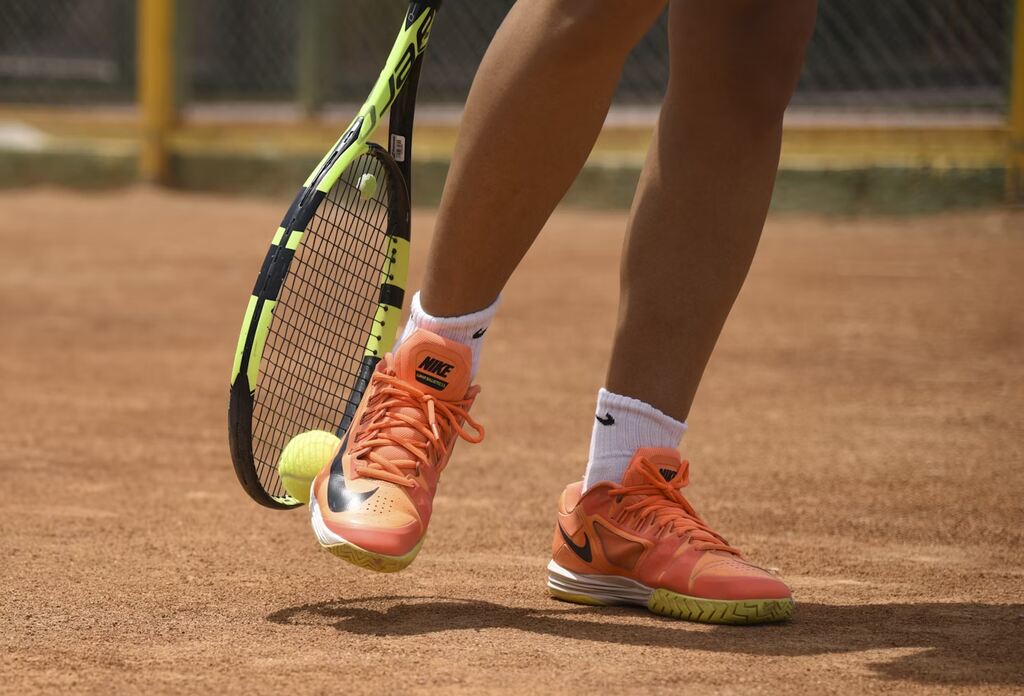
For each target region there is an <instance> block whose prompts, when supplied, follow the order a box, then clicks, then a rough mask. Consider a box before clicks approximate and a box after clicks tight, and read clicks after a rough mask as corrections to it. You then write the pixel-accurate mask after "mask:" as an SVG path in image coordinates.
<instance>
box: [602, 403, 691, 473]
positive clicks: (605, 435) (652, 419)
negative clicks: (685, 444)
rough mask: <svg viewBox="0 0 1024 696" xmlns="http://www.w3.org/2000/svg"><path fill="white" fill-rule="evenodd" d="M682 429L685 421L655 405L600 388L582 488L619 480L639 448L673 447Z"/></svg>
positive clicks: (683, 432) (677, 442) (678, 439)
mask: <svg viewBox="0 0 1024 696" xmlns="http://www.w3.org/2000/svg"><path fill="white" fill-rule="evenodd" d="M685 433H686V423H683V422H680V421H677V420H676V419H675V418H672V417H671V416H667V415H665V414H664V413H662V412H661V411H659V410H658V409H656V408H655V407H654V406H651V405H650V404H648V403H645V402H643V401H640V400H639V399H634V398H632V397H629V396H622V395H621V394H615V393H613V392H610V391H608V390H607V389H601V391H599V392H598V394H597V413H596V415H595V418H594V430H593V433H592V434H591V437H590V458H589V459H588V461H587V470H586V473H585V474H584V475H583V490H584V491H586V490H588V489H589V488H590V487H591V486H592V485H594V484H595V483H598V482H599V481H614V482H616V483H618V482H619V481H621V480H622V475H623V474H625V473H626V468H627V467H628V466H629V462H630V461H631V460H632V459H633V455H634V454H635V453H636V451H637V450H638V449H640V448H641V447H665V448H669V449H676V448H678V447H679V443H680V442H681V441H682V439H683V435H684V434H685Z"/></svg>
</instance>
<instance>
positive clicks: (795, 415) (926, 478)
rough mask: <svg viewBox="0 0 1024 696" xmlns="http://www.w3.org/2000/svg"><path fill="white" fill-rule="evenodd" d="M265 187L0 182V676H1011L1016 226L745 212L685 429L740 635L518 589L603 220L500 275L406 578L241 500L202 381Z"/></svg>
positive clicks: (1023, 657) (582, 340) (695, 493)
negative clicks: (239, 193) (722, 542)
mask: <svg viewBox="0 0 1024 696" xmlns="http://www.w3.org/2000/svg"><path fill="white" fill-rule="evenodd" d="M286 203H287V201H286V200H285V199H281V200H276V199H275V200H263V199H245V198H222V197H213V196H202V195H188V194H174V193H158V192H154V191H148V190H144V189H135V190H128V191H122V192H106V193H66V192H59V191H55V190H35V191H30V192H25V191H15V192H7V193H3V194H0V207H2V209H3V210H4V215H3V217H2V220H0V243H2V245H3V249H4V253H3V254H2V255H0V306H2V316H3V326H2V332H0V383H2V385H3V400H2V403H0V409H2V411H0V422H2V423H3V427H2V428H0V445H2V446H0V474H2V481H3V488H4V490H5V492H6V494H7V495H6V498H5V499H4V501H3V503H2V504H0V558H2V559H3V562H2V564H0V582H2V587H3V593H2V595H0V691H3V692H6V693H21V692H24V691H26V690H37V691H48V692H57V691H63V692H74V693H115V692H123V693H139V692H142V691H153V692H170V691H175V692H185V691H189V692H194V693H210V692H220V693H242V692H259V693H267V692H284V691H293V690H294V691H298V692H317V693H331V694H341V693H389V692H395V691H399V690H401V691H405V692H409V693H421V692H438V693H441V692H443V693H452V692H462V693H481V692H492V691H494V692H497V691H514V692H530V693H562V692H574V693H615V692H620V691H626V690H638V691H639V690H641V689H643V690H644V691H646V692H649V693H661V692H666V693H668V692H673V693H680V692H681V690H682V689H689V690H690V691H691V692H695V691H694V690H695V689H700V693H720V692H733V693H749V692H766V693H775V692H794V693H795V692H816V693H838V692H842V693H858V692H863V691H865V690H871V691H891V692H898V693H914V692H919V691H924V690H928V689H934V688H936V687H939V688H942V689H946V690H951V691H953V690H962V689H966V688H971V689H977V690H978V691H979V692H991V693H998V692H1003V693H1009V692H1017V691H1019V690H1020V689H1021V688H1022V687H1024V641H1022V639H1021V635H1022V632H1024V600H1022V593H1021V588H1022V586H1024V545H1022V541H1024V531H1022V530H1024V506H1022V504H1021V494H1022V492H1024V466H1022V465H1024V415H1022V414H1024V360H1022V359H1021V358H1022V355H1024V315H1022V311H1021V307H1022V306H1024V274H1022V271H1024V213H1021V212H1019V211H1017V212H1007V211H988V212H972V213H962V214H952V215H945V216H942V217H920V218H895V219H878V218H874V219H871V218H868V219H857V220H852V219H842V218H820V217H805V216H799V217H793V216H773V217H772V218H771V219H770V221H769V224H768V228H767V231H766V233H765V237H764V240H763V243H762V247H761V251H760V254H759V256H758V258H757V260H756V262H755V264H754V268H753V270H752V273H751V277H750V280H749V282H748V284H747V286H746V288H745V289H744V291H743V293H742V295H741V296H740V299H739V302H738V305H737V306H736V309H735V311H734V313H733V315H732V318H731V319H730V321H729V323H728V324H727V326H726V330H725V333H724V335H723V337H722V339H721V343H720V346H719V349H718V351H717V353H716V355H715V356H714V357H713V359H712V361H711V364H710V367H709V370H708V372H707V375H706V378H705V381H704V384H703V386H702V388H701V391H700V393H699V394H698V398H697V403H696V405H695V407H694V410H693V413H692V417H691V420H690V426H691V429H690V434H689V435H688V436H687V438H686V441H685V442H684V451H685V454H686V455H687V456H688V458H689V459H691V460H692V462H693V468H692V477H693V483H692V484H691V487H690V488H689V489H688V494H689V496H690V498H691V500H693V501H694V502H695V504H696V506H697V508H698V510H701V511H702V512H703V513H704V515H705V516H706V517H707V518H708V519H709V520H710V522H711V523H712V524H714V525H716V528H717V529H719V530H720V531H722V532H723V533H724V534H725V536H726V537H727V538H728V539H729V540H730V541H732V542H734V543H736V544H737V545H739V546H740V547H742V548H743V549H744V550H745V551H746V552H747V555H748V556H749V557H751V558H752V559H753V560H755V561H757V562H760V563H763V564H766V565H768V566H771V567H773V568H777V569H778V571H779V572H780V573H781V574H782V576H783V577H784V578H785V579H786V580H787V581H788V582H789V583H790V584H791V586H792V587H793V588H794V594H795V596H796V599H797V602H798V607H797V615H796V618H795V620H793V621H791V622H789V623H787V624H783V625H777V626H767V627H756V628H734V627H709V626H703V625H695V624H689V623H682V622H676V621H673V620H669V619H664V618H660V617H656V616H653V615H650V614H648V613H646V612H644V611H641V610H631V609H597V608H589V607H581V606H575V605H569V604H563V603H559V602H556V601H553V600H551V599H549V598H548V597H547V595H546V592H545V588H544V577H545V572H544V566H545V564H546V562H547V560H548V555H547V554H548V553H549V548H550V538H551V532H552V525H553V512H554V506H555V501H556V497H557V495H558V493H559V492H560V491H561V489H562V487H563V486H564V484H565V483H566V482H568V481H569V480H570V479H572V478H574V477H576V476H579V475H580V473H581V472H582V467H583V464H584V461H585V457H586V447H587V442H588V437H589V432H590V428H591V417H592V416H591V413H592V410H591V409H592V404H593V398H594V394H595V392H596V390H597V389H598V387H599V386H600V385H601V382H602V377H603V371H604V367H605V364H606V360H607V358H608V350H609V339H610V336H611V331H612V326H613V322H614V316H615V307H616V284H617V259H618V251H619V246H620V243H621V237H622V229H623V225H624V219H625V218H624V214H622V213H589V212H573V211H563V212H559V213H557V214H556V216H555V218H554V219H553V220H552V221H551V223H550V224H549V225H548V229H547V230H546V232H545V233H544V235H542V237H541V240H540V242H539V243H538V245H537V246H536V247H535V248H534V249H533V251H532V252H531V253H530V255H529V256H528V257H527V261H526V262H525V265H524V266H523V268H522V269H521V271H520V273H519V274H518V275H517V276H516V277H515V278H514V280H513V282H512V284H511V285H510V287H509V288H508V290H507V292H506V295H505V300H504V305H503V309H502V312H501V313H500V314H499V317H498V319H497V321H496V323H495V326H494V328H493V333H492V334H491V335H492V337H491V338H490V339H489V343H488V347H487V351H486V354H485V355H484V360H483V365H482V372H481V376H480V381H481V383H482V385H483V388H484V391H483V394H482V396H481V399H480V401H479V402H478V406H477V407H476V409H475V410H474V415H475V416H476V417H477V418H478V419H479V420H480V421H481V422H482V423H483V424H484V425H485V427H486V428H487V439H486V440H485V442H484V443H483V444H481V445H478V446H468V445H467V444H466V443H462V444H461V445H459V447H458V448H457V450H456V454H455V457H454V460H453V464H452V466H451V467H450V468H449V469H448V471H447V472H446V474H445V478H444V480H443V482H442V486H441V489H440V492H439V495H438V499H437V506H436V510H435V514H434V518H433V523H432V525H431V530H430V534H429V536H428V539H427V543H426V545H425V547H424V550H423V553H422V554H421V555H420V557H419V559H418V560H417V561H416V563H415V564H414V565H413V566H412V567H411V568H410V569H409V570H408V571H406V572H403V573H400V574H397V575H394V576H384V575H373V574H369V573H367V572H366V571H362V570H359V569H356V568H354V567H352V566H349V565H347V564H344V563H342V562H340V561H338V560H337V559H336V558H334V557H332V556H330V555H328V554H327V553H325V552H323V551H321V550H320V549H319V548H318V546H317V545H316V544H315V542H314V540H313V538H312V535H311V533H310V531H309V527H308V519H307V515H306V512H305V509H302V510H301V511H297V512H296V511H292V512H274V511H270V510H266V509H264V508H261V507H258V506H257V505H256V504H254V503H253V502H252V501H250V500H249V499H248V498H247V497H246V495H245V494H244V493H243V492H242V490H241V488H240V487H239V485H238V483H237V481H236V480H235V475H234V473H233V471H232V468H231V462H230V458H229V455H228V448H227V433H226V397H227V386H228V385H227V382H228V377H229V371H230V367H231V359H232V354H233V350H234V347H235V340H236V337H237V331H238V326H239V322H240V320H241V317H242V311H243V309H244V305H245V302H246V299H247V297H248V293H249V291H250V289H251V287H252V282H253V279H254V275H255V273H256V271H257V269H258V266H259V263H260V261H261V259H262V256H263V254H264V252H265V250H266V244H267V242H268V240H269V238H270V236H271V235H272V233H273V228H274V225H275V224H276V222H277V220H278V219H279V218H280V214H281V212H282V210H283V208H284V207H285V205H286ZM431 225H432V213H431V212H430V211H426V210H423V211H419V212H418V213H417V215H416V216H415V219H414V244H413V249H414V255H415V263H414V270H413V278H412V281H411V286H413V287H415V286H416V285H417V284H418V275H419V271H420V269H421V268H422V261H423V256H424V252H425V250H426V244H425V240H426V238H427V237H428V236H429V231H430V229H431ZM638 369H646V366H638Z"/></svg>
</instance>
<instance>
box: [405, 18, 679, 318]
mask: <svg viewBox="0 0 1024 696" xmlns="http://www.w3.org/2000/svg"><path fill="white" fill-rule="evenodd" d="M664 4H665V3H664V0H630V1H629V2H618V1H615V2H609V1H608V0H519V2H517V3H516V4H515V5H514V6H513V8H512V10H511V11H510V12H509V14H508V17H507V18H506V19H505V22H504V24H502V26H501V29H500V30H499V31H498V33H497V35H496V36H495V38H494V41H493V42H492V44H491V46H490V48H489V49H488V51H487V55H486V56H485V57H484V60H483V63H482V64H481V66H480V70H479V71H478V72H477V75H476V78H475V79H474V81H473V88H472V90H471V91H470V94H469V99H468V101H467V103H466V110H465V114H464V116H463V119H462V128H461V131H460V133H459V140H458V144H457V145H456V148H455V155H454V157H453V159H452V169H451V172H450V173H449V175H448V182H447V184H446V186H445V191H444V196H443V198H442V201H441V208H440V211H439V213H438V219H437V232H436V235H435V237H434V240H433V245H432V247H431V251H430V257H429V261H428V264H427V272H426V277H425V278H424V282H423V290H422V292H421V303H422V306H423V309H425V310H426V311H427V312H428V313H430V314H432V315H434V316H439V317H450V316H457V315H461V314H468V313H470V312H474V311H477V310H479V309H482V308H484V307H486V306H488V305H489V304H491V303H492V302H493V301H494V300H495V298H496V297H497V296H498V294H499V293H500V292H501V289H502V288H503V287H504V286H505V283H506V281H507V280H508V278H509V276H510V275H511V274H512V272H513V271H514V270H515V268H516V266H517V265H518V264H519V262H520V260H521V259H522V257H523V255H524V254H525V253H526V251H527V249H529V248H530V245H531V244H532V243H533V241H534V239H535V238H536V237H537V234H538V233H539V232H540V230H541V227H543V226H544V223H545V222H546V221H547V219H548V217H549V216H550V215H551V211H552V210H554V208H555V205H557V204H558V201H559V200H561V198H562V197H563V196H564V195H565V192H566V191H567V190H568V188H569V186H570V185H571V184H572V181H573V179H575V177H576V175H577V174H578V173H579V171H580V169H581V168H582V166H583V164H584V162H585V161H586V159H587V155H588V154H589V153H590V150H591V148H593V146H594V141H595V140H596V139H597V135H598V133H599V132H600V130H601V126H602V124H603V123H604V119H605V116H606V115H607V113H608V108H609V106H610V104H611V100H612V96H613V94H614V92H615V87H616V85H617V84H618V81H619V76H620V74H621V72H622V65H623V62H624V61H625V58H626V55H627V54H628V53H629V50H630V49H631V48H632V47H633V45H634V44H635V43H636V42H637V41H638V40H639V39H640V37H641V36H643V34H644V33H645V32H646V31H647V29H648V28H649V27H650V25H651V24H652V23H653V22H654V20H655V19H656V18H657V17H658V14H659V13H660V12H661V10H662V8H663V7H664ZM453 249H455V250H458V252H457V253H453V252H452V250H453ZM467 259H472V262H471V263H469V262H467Z"/></svg>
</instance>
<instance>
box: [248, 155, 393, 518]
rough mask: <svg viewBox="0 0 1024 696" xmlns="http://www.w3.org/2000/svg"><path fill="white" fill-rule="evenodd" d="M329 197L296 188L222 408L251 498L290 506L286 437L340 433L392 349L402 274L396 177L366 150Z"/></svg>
mask: <svg viewBox="0 0 1024 696" xmlns="http://www.w3.org/2000/svg"><path fill="white" fill-rule="evenodd" d="M365 148H366V149H365V151H364V152H363V153H361V154H359V155H358V156H357V157H356V158H355V159H354V160H353V161H352V163H351V164H350V165H349V166H348V167H346V169H345V170H344V171H343V172H342V173H341V175H340V176H339V177H338V179H337V181H336V182H335V183H334V184H333V186H331V188H330V189H329V190H328V191H327V192H326V193H324V192H321V191H312V192H309V191H307V190H306V189H303V190H302V191H300V192H299V195H298V196H297V197H296V199H295V202H294V203H293V204H292V207H291V208H290V209H289V211H288V213H287V214H286V215H285V221H284V223H282V227H281V228H279V230H278V233H277V235H275V238H274V243H272V244H271V246H270V250H269V251H268V252H267V256H266V258H265V259H264V263H263V267H262V270H261V272H260V275H259V277H258V279H257V281H256V286H255V288H254V290H253V294H252V297H251V298H250V301H249V308H248V310H247V312H246V316H245V320H244V322H243V326H242V332H241V334H240V337H239V344H238V351H237V353H236V358H235V368H234V372H233V375H232V384H231V395H230V400H229V406H228V428H229V441H230V448H231V457H232V461H233V464H234V468H235V473H236V474H237V476H238V480H239V482H240V483H241V484H242V487H243V488H244V489H245V490H246V492H247V493H248V494H249V495H250V497H252V498H253V499H254V500H256V501H257V502H258V503H261V504H262V505H265V506H267V507H270V508H276V509H289V508H294V507H298V506H300V505H301V503H300V502H299V501H298V500H296V499H295V498H293V497H291V496H290V495H288V493H287V492H286V491H285V489H284V486H283V484H282V483H281V480H280V478H279V476H278V473H277V463H278V457H279V456H280V453H281V451H282V450H283V449H284V446H285V445H286V444H287V443H288V441H289V440H290V439H291V438H292V437H294V436H295V435H298V434H299V433H303V432H306V431H309V430H326V431H329V432H336V433H337V434H338V435H339V436H342V435H343V434H344V432H345V431H346V430H347V428H348V423H349V421H350V419H351V415H352V413H353V412H354V411H355V408H356V406H358V404H359V401H360V400H361V398H362V394H363V391H364V390H365V388H366V385H367V383H368V381H369V378H370V375H371V374H372V372H373V369H374V368H375V367H376V364H377V362H378V361H379V360H380V359H381V358H382V357H383V356H384V354H385V353H386V352H387V351H388V350H390V349H391V347H392V345H393V343H394V339H395V335H396V332H397V329H398V323H399V320H400V317H401V308H402V303H403V299H404V286H405V280H406V273H407V270H408V253H409V235H410V203H409V193H408V188H407V186H406V183H405V180H404V178H403V176H402V172H401V170H400V168H399V166H398V164H397V163H396V162H395V160H394V159H393V158H392V156H391V155H390V154H389V153H388V152H387V151H386V150H384V149H383V148H381V147H379V146H377V145H374V144H372V143H368V144H367V145H366V146H365Z"/></svg>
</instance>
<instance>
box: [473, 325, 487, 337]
mask: <svg viewBox="0 0 1024 696" xmlns="http://www.w3.org/2000/svg"><path fill="white" fill-rule="evenodd" d="M485 333H487V327H486V326H485V327H484V328H482V329H477V331H476V332H475V333H474V334H473V338H483V337H484V334H485Z"/></svg>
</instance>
